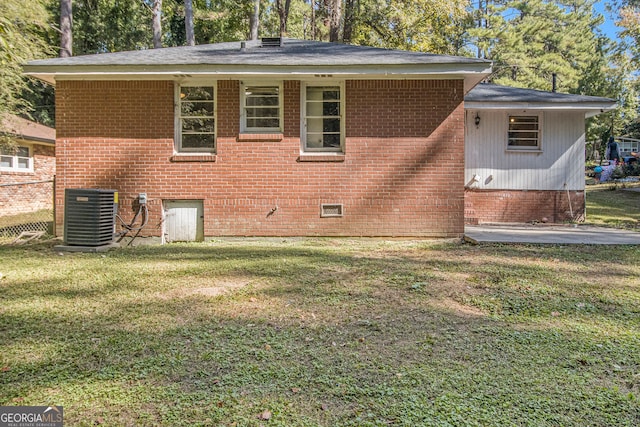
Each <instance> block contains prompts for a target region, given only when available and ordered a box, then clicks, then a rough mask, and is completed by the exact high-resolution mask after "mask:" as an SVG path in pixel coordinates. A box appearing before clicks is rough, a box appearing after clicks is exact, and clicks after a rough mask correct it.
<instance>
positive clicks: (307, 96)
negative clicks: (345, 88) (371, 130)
mask: <svg viewBox="0 0 640 427" xmlns="http://www.w3.org/2000/svg"><path fill="white" fill-rule="evenodd" d="M303 96H304V151H311V152H313V151H319V152H340V151H343V136H344V131H343V123H342V110H343V107H342V90H341V87H340V86H311V85H307V86H306V87H305V88H304V90H303Z"/></svg>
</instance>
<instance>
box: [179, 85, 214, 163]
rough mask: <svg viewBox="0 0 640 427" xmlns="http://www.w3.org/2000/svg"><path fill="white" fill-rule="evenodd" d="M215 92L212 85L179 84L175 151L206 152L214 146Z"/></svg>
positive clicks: (211, 150) (209, 151)
mask: <svg viewBox="0 0 640 427" xmlns="http://www.w3.org/2000/svg"><path fill="white" fill-rule="evenodd" d="M214 95H215V92H214V89H213V86H180V90H179V100H178V104H179V112H178V115H179V121H180V124H179V128H178V129H179V131H180V134H179V136H178V138H177V140H178V143H177V151H179V152H195V153H199V152H207V153H211V152H214V151H215V148H216V120H215V98H214Z"/></svg>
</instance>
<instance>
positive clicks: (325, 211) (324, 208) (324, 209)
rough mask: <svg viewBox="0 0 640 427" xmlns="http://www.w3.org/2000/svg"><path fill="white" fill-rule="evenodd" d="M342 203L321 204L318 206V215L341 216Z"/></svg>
mask: <svg viewBox="0 0 640 427" xmlns="http://www.w3.org/2000/svg"><path fill="white" fill-rule="evenodd" d="M342 212H343V209H342V204H323V205H321V206H320V217H322V218H326V217H336V216H342Z"/></svg>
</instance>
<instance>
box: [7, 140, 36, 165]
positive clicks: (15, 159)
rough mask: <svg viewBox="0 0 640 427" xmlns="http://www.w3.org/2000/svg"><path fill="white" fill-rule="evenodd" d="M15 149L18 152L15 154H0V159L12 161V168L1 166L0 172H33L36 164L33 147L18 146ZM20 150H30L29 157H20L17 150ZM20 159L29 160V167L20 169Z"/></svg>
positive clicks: (28, 145)
mask: <svg viewBox="0 0 640 427" xmlns="http://www.w3.org/2000/svg"><path fill="white" fill-rule="evenodd" d="M13 148H15V150H16V152H15V154H0V157H5V158H10V159H11V166H10V167H4V166H0V170H2V171H5V172H33V163H34V162H33V146H32V145H30V144H17V145H16V146H15V147H13ZM13 148H11V149H13ZM20 148H26V149H27V150H29V156H28V157H25V156H19V155H18V152H17V150H18V149H20ZM20 159H27V161H28V167H26V168H21V167H18V165H19V164H20V162H19V160H20ZM0 165H1V163H0Z"/></svg>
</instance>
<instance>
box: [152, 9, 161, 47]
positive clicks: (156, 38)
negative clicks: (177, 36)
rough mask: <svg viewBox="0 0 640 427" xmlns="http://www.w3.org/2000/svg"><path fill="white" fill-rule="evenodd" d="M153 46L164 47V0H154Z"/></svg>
mask: <svg viewBox="0 0 640 427" xmlns="http://www.w3.org/2000/svg"><path fill="white" fill-rule="evenodd" d="M153 47H154V49H158V48H161V47H162V0H153Z"/></svg>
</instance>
